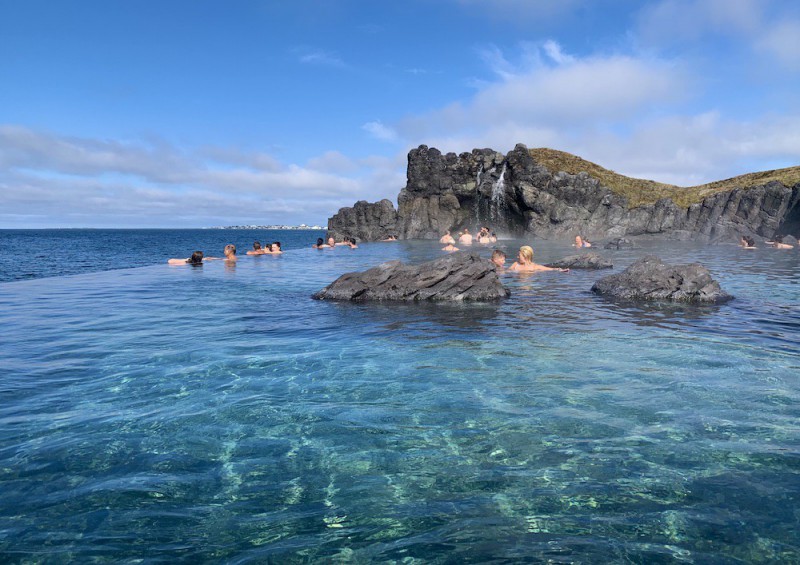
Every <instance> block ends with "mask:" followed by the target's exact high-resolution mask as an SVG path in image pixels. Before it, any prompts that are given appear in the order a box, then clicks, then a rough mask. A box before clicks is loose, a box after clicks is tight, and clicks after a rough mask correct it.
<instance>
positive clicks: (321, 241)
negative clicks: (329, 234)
mask: <svg viewBox="0 0 800 565" xmlns="http://www.w3.org/2000/svg"><path fill="white" fill-rule="evenodd" d="M311 247H312V249H325V248H327V247H330V246H329V245H328V244H327V243H325V240H324V239H322V238H321V237H318V238H317V243H316V244H314V245H312V246H311Z"/></svg>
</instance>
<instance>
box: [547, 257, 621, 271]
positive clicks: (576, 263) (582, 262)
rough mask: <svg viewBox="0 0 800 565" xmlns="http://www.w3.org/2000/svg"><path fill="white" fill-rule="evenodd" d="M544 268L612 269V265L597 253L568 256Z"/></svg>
mask: <svg viewBox="0 0 800 565" xmlns="http://www.w3.org/2000/svg"><path fill="white" fill-rule="evenodd" d="M545 267H553V268H556V269H590V270H594V269H613V268H614V265H613V264H612V263H611V261H609V260H608V259H606V258H605V257H601V256H600V255H598V254H597V253H580V254H578V255H569V256H567V257H564V258H563V259H559V260H558V261H554V262H553V263H547V265H545Z"/></svg>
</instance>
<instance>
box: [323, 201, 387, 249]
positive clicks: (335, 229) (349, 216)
mask: <svg viewBox="0 0 800 565" xmlns="http://www.w3.org/2000/svg"><path fill="white" fill-rule="evenodd" d="M388 235H397V211H396V210H395V209H394V205H393V204H392V202H391V201H390V200H386V199H384V200H381V201H380V202H375V203H369V202H367V201H366V200H359V201H358V202H356V203H355V205H354V206H353V207H352V208H342V209H340V210H339V212H338V213H337V214H335V215H334V216H333V217H332V218H330V219H329V220H328V237H333V238H335V239H336V240H341V239H343V238H344V237H347V236H350V237H355V238H356V239H358V241H380V240H381V239H385V238H386V236H388Z"/></svg>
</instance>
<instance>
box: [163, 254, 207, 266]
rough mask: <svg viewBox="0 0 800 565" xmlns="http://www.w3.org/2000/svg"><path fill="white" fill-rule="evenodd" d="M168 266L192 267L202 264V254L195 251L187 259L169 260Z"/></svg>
mask: <svg viewBox="0 0 800 565" xmlns="http://www.w3.org/2000/svg"><path fill="white" fill-rule="evenodd" d="M167 264H168V265H192V266H194V267H196V266H198V265H202V264H203V252H202V251H195V252H194V253H192V256H191V257H189V258H187V259H170V260H169V261H167Z"/></svg>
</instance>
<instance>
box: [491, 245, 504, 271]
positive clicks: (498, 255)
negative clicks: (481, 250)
mask: <svg viewBox="0 0 800 565" xmlns="http://www.w3.org/2000/svg"><path fill="white" fill-rule="evenodd" d="M492 263H494V264H495V265H496V266H497V267H502V266H503V265H505V263H506V254H505V253H504V252H503V251H500V250H499V249H495V250H494V251H492Z"/></svg>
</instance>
